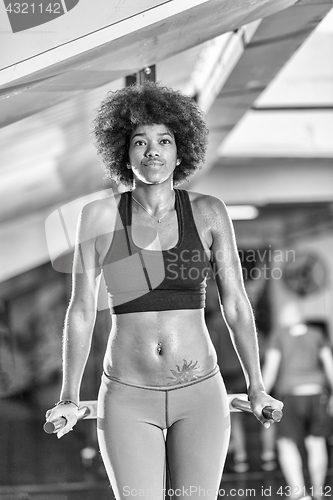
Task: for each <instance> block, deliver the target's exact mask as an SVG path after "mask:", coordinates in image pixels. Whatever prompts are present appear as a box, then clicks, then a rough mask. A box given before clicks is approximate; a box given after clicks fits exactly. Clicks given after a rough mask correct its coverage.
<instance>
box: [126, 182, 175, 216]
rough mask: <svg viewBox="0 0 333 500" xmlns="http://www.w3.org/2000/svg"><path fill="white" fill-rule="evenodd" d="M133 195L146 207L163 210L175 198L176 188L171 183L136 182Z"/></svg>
mask: <svg viewBox="0 0 333 500" xmlns="http://www.w3.org/2000/svg"><path fill="white" fill-rule="evenodd" d="M132 195H133V196H134V198H135V199H136V200H137V201H139V202H140V203H141V204H142V205H144V206H145V208H147V209H150V210H151V211H152V212H153V211H154V210H163V208H164V207H167V206H168V205H170V203H171V201H172V199H173V198H174V189H173V186H172V185H171V184H169V183H168V184H167V185H162V184H155V185H154V184H148V185H147V184H144V185H141V184H139V183H136V184H135V185H134V188H133V191H132Z"/></svg>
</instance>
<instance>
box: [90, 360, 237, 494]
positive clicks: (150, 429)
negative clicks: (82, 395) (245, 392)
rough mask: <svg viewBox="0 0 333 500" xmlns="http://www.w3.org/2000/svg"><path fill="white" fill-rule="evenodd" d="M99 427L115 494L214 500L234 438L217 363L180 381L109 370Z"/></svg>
mask: <svg viewBox="0 0 333 500" xmlns="http://www.w3.org/2000/svg"><path fill="white" fill-rule="evenodd" d="M97 434H98V441H99V447H100V451H101V454H102V459H103V462H104V465H105V468H106V471H107V474H108V477H109V480H110V483H111V487H112V489H113V492H114V495H115V497H116V499H117V500H124V499H128V498H129V499H134V498H138V499H142V498H143V499H145V500H163V499H164V498H166V497H170V498H174V499H177V500H182V499H188V498H190V499H191V500H197V499H202V498H205V500H207V499H208V500H213V499H214V500H215V499H216V498H217V495H218V490H219V486H220V481H221V476H222V472H223V467H224V462H225V458H226V454H227V450H228V445H229V438H230V414H229V407H228V399H227V394H226V390H225V386H224V383H223V380H222V377H221V374H220V371H219V368H218V366H217V367H216V368H215V369H214V370H213V371H212V372H211V373H209V374H208V375H206V376H205V377H202V378H200V379H198V380H194V381H192V382H188V383H185V384H182V385H179V386H167V387H150V386H137V385H133V384H129V383H127V382H121V381H119V380H117V379H113V378H112V377H109V376H107V375H106V374H103V376H102V383H101V387H100V390H99V395H98V419H97Z"/></svg>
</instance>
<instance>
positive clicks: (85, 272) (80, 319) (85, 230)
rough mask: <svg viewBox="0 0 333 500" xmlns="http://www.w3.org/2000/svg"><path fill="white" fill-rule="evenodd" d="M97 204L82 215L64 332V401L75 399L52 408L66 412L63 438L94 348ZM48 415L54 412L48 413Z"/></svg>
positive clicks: (59, 413)
mask: <svg viewBox="0 0 333 500" xmlns="http://www.w3.org/2000/svg"><path fill="white" fill-rule="evenodd" d="M95 219H96V204H94V203H92V204H89V205H86V206H85V207H84V208H83V210H82V212H81V214H80V218H79V222H78V228H77V235H76V244H75V250H74V260H73V274H72V294H71V299H70V303H69V307H68V309H67V314H66V318H65V325H64V332H63V380H62V388H61V393H60V400H61V401H72V402H73V403H74V404H64V405H60V406H57V407H55V408H54V409H53V410H52V419H53V418H54V419H55V418H58V417H60V416H64V417H65V418H66V420H67V424H66V426H65V427H63V428H62V429H61V431H59V432H58V437H59V438H60V437H61V436H63V435H64V434H66V433H67V432H69V431H70V430H71V429H72V427H73V425H75V423H76V420H77V408H76V406H75V405H78V404H79V398H80V386H81V381H82V376H83V373H84V369H85V366H86V362H87V359H88V356H89V352H90V346H91V339H92V333H93V328H94V324H95V318H96V311H97V294H98V285H99V278H100V267H99V263H98V253H97V251H96V235H93V234H92V232H93V231H96V221H95ZM47 416H48V418H50V417H51V414H48V415H47Z"/></svg>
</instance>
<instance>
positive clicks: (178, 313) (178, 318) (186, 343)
mask: <svg viewBox="0 0 333 500" xmlns="http://www.w3.org/2000/svg"><path fill="white" fill-rule="evenodd" d="M216 362H217V359H216V353H215V349H214V347H213V344H212V342H211V339H210V336H209V333H208V330H207V327H206V324H205V320H204V310H203V309H186V310H175V311H174V310H173V311H153V312H140V313H131V314H118V315H115V314H114V315H113V316H112V329H111V333H110V338H109V341H108V345H107V349H106V354H105V359H104V371H105V372H106V373H107V374H108V375H109V376H111V377H114V378H116V379H118V380H120V381H122V382H128V383H131V384H136V385H143V386H168V385H179V384H183V383H186V382H191V381H192V380H196V379H200V378H201V377H204V376H206V375H207V374H208V373H210V372H211V371H212V370H213V369H214V368H215V366H216Z"/></svg>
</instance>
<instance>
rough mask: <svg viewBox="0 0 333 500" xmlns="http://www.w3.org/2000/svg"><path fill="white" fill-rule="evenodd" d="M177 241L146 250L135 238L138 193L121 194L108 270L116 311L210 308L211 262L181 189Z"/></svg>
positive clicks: (177, 192) (177, 203)
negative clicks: (207, 299) (208, 281)
mask: <svg viewBox="0 0 333 500" xmlns="http://www.w3.org/2000/svg"><path fill="white" fill-rule="evenodd" d="M174 191H175V209H176V213H177V217H178V234H179V239H178V242H177V244H176V245H175V246H174V247H173V248H171V249H169V250H160V251H158V250H146V249H143V248H140V247H138V246H137V245H135V243H134V242H133V240H132V234H131V223H132V195H131V192H130V191H127V192H125V193H122V194H121V197H120V202H119V206H118V215H117V219H116V226H115V231H114V235H113V239H112V243H111V245H110V248H109V250H108V252H107V255H106V257H105V260H104V263H103V274H104V278H105V282H106V286H107V291H108V294H109V298H110V299H111V301H112V303H111V304H110V306H111V307H112V308H113V312H114V313H115V314H127V313H133V312H143V311H168V310H173V309H201V308H203V307H205V296H206V290H205V288H206V278H207V275H208V273H209V271H210V269H211V265H210V261H209V259H208V257H207V254H206V252H205V249H204V247H203V245H202V242H201V240H200V237H199V234H198V231H197V228H196V225H195V221H194V218H193V213H192V207H191V202H190V198H189V195H188V192H187V191H184V190H180V189H175V190H174Z"/></svg>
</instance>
